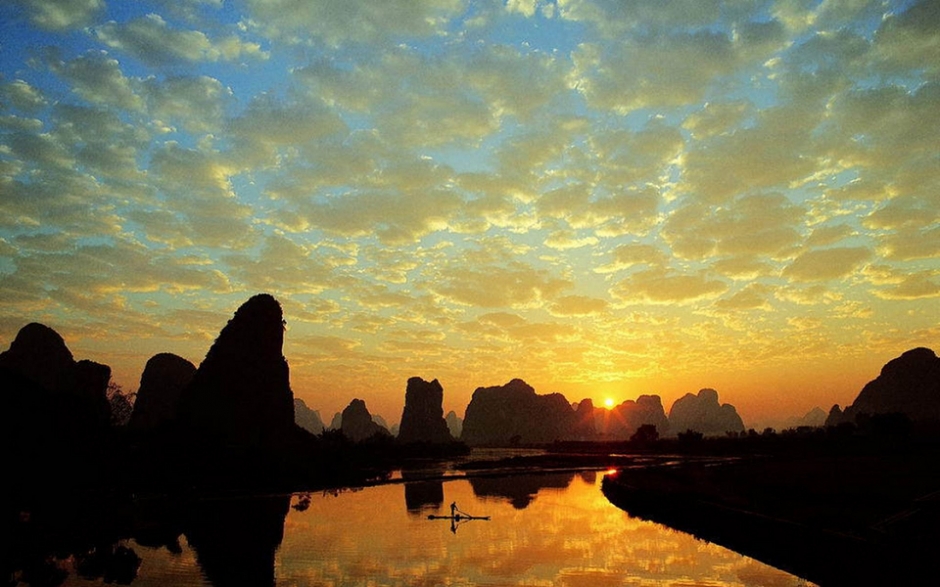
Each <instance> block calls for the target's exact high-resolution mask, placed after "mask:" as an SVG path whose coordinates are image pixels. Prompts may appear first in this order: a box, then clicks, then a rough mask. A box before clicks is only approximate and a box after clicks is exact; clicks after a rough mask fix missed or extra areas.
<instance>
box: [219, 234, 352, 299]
mask: <svg viewBox="0 0 940 587" xmlns="http://www.w3.org/2000/svg"><path fill="white" fill-rule="evenodd" d="M331 256H332V255H330V254H329V253H328V252H326V251H323V250H318V249H316V248H313V247H308V246H303V245H301V244H299V243H297V242H295V241H292V240H290V239H288V238H286V237H283V236H277V235H272V236H268V237H266V238H265V239H264V241H263V244H262V246H261V250H260V251H259V252H258V254H257V256H255V255H249V254H246V253H240V254H229V255H225V256H223V257H222V260H223V262H224V263H225V264H226V265H227V266H228V267H229V275H231V277H232V279H233V280H235V281H237V282H238V283H239V285H241V286H242V287H244V288H245V289H248V290H254V291H265V292H271V293H273V294H275V295H276V296H281V295H291V296H292V295H297V294H319V293H322V292H323V291H324V290H325V289H327V288H329V287H331V286H332V285H333V279H332V277H333V271H332V269H333V267H332V266H331V265H332V264H333V263H332V262H331V259H330V257H331ZM337 281H338V280H337Z"/></svg>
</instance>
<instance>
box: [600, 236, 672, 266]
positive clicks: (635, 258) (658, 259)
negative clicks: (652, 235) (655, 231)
mask: <svg viewBox="0 0 940 587" xmlns="http://www.w3.org/2000/svg"><path fill="white" fill-rule="evenodd" d="M666 260H667V257H666V254H665V253H663V252H662V251H661V250H660V249H659V248H657V247H655V246H653V245H647V244H640V243H630V244H624V245H618V246H617V248H615V249H614V250H613V251H612V252H611V261H610V263H608V264H606V265H600V266H598V267H597V268H595V269H594V271H596V272H597V273H613V272H615V271H621V270H623V269H629V268H630V267H633V266H634V265H649V266H651V267H658V266H661V265H664V264H665V263H666Z"/></svg>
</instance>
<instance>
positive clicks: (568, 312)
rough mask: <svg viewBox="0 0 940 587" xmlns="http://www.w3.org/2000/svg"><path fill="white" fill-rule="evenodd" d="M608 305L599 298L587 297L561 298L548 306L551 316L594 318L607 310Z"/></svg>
mask: <svg viewBox="0 0 940 587" xmlns="http://www.w3.org/2000/svg"><path fill="white" fill-rule="evenodd" d="M607 307H608V303H607V301H606V300H602V299H600V298H592V297H589V296H562V297H560V298H558V299H557V300H555V303H554V304H552V305H551V306H549V308H548V311H549V313H550V314H551V315H552V316H557V317H570V316H594V315H597V314H601V313H603V312H605V311H606V310H607Z"/></svg>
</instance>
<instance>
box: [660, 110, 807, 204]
mask: <svg viewBox="0 0 940 587" xmlns="http://www.w3.org/2000/svg"><path fill="white" fill-rule="evenodd" d="M813 108H815V107H813ZM821 114H822V110H821V109H819V111H818V112H817V111H815V110H813V109H811V108H810V106H807V107H806V108H803V107H799V106H792V107H777V108H767V109H764V110H762V111H761V112H760V113H759V114H757V115H756V120H755V123H754V125H753V126H751V127H748V128H745V129H737V130H735V132H733V133H727V134H721V135H717V136H713V137H710V138H708V139H707V140H703V141H700V142H697V143H696V144H695V145H694V146H693V147H692V148H690V149H689V150H688V152H687V153H686V156H685V158H684V162H683V175H682V178H681V181H680V183H679V185H678V188H677V189H678V191H680V192H681V193H687V194H690V195H693V196H694V197H695V199H696V200H699V201H703V202H710V203H724V202H727V201H728V200H730V199H732V198H734V197H736V196H740V195H743V194H747V193H753V192H756V191H759V190H761V189H787V188H789V187H790V186H791V184H798V183H800V182H801V181H803V180H804V179H805V178H806V177H808V176H809V175H811V174H812V173H814V172H815V171H817V162H816V160H815V159H814V158H813V156H812V155H813V153H814V151H815V150H814V148H813V146H812V145H811V138H812V137H811V133H810V131H811V130H812V128H813V124H812V123H813V121H814V117H819V116H821Z"/></svg>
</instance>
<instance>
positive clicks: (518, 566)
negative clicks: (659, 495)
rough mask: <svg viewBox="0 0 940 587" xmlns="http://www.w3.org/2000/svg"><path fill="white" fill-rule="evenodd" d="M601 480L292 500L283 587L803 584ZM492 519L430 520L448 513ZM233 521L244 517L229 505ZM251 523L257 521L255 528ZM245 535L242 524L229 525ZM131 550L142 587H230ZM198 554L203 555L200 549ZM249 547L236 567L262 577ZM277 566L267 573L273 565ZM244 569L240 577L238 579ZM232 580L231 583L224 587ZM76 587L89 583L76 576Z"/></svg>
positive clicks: (282, 557) (550, 477) (179, 560)
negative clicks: (646, 514)
mask: <svg viewBox="0 0 940 587" xmlns="http://www.w3.org/2000/svg"><path fill="white" fill-rule="evenodd" d="M601 477H602V474H595V473H593V472H586V473H580V474H574V473H546V474H533V475H519V476H514V477H481V478H472V479H451V480H446V481H426V480H425V481H422V482H421V483H419V484H390V485H383V486H378V487H370V488H366V489H362V490H356V491H345V492H340V493H338V494H319V493H317V494H312V495H309V496H294V497H293V498H292V501H291V503H292V504H293V506H294V507H292V508H291V509H290V510H289V512H288V513H287V515H286V518H285V519H284V534H283V540H282V541H281V543H280V546H279V548H278V549H277V552H276V554H275V555H274V576H275V577H276V581H277V584H278V585H282V586H284V585H363V586H365V585H493V586H495V585H559V586H570V587H579V586H585V587H586V586H588V585H591V586H598V585H600V586H604V585H645V586H646V585H648V586H659V585H661V586H666V585H697V586H705V585H708V586H773V587H784V586H789V585H793V586H796V585H806V583H805V582H801V581H800V580H799V579H797V578H796V577H793V576H792V575H789V574H787V573H785V572H783V571H780V570H777V569H774V568H772V567H769V566H767V565H764V564H762V563H760V562H757V561H755V560H753V559H750V558H747V557H744V556H741V555H739V554H737V553H734V552H732V551H729V550H727V549H725V548H722V547H720V546H717V545H714V544H708V543H705V542H702V541H700V540H696V539H695V538H693V537H691V536H689V535H687V534H684V533H681V532H678V531H674V530H671V529H669V528H666V527H664V526H661V525H658V524H655V523H651V522H645V521H642V520H639V519H635V518H631V517H629V516H628V515H627V514H625V513H624V512H623V511H621V510H619V509H617V508H616V507H614V506H613V505H612V504H610V502H608V501H607V499H606V498H605V497H604V495H603V494H602V493H601V491H600V487H599V485H600V480H601ZM452 502H456V503H457V504H458V507H459V508H460V509H461V510H462V511H464V512H468V513H470V514H474V515H479V516H489V517H490V520H472V521H465V522H461V523H459V524H457V525H456V527H452V522H451V521H450V520H429V519H428V515H429V514H437V515H444V514H449V513H450V509H449V506H450V504H451V503H452ZM225 511H227V512H228V515H231V516H239V515H240V514H239V511H240V509H239V506H238V504H237V503H234V502H233V503H232V505H231V506H229V507H228V509H227V510H225ZM253 523H254V521H253ZM230 527H232V528H237V524H236V525H232V526H230ZM129 544H130V545H131V546H133V548H134V549H135V550H136V551H137V553H138V554H139V555H140V556H141V557H142V558H143V559H144V560H143V564H142V566H141V569H140V573H139V576H138V578H137V580H136V581H135V582H134V585H144V586H149V585H208V584H215V585H216V586H217V587H225V585H223V584H222V583H223V581H222V580H220V579H218V578H214V577H212V576H209V577H208V579H207V578H206V577H205V575H204V574H203V573H202V571H201V569H200V567H199V562H198V561H199V553H200V551H199V549H198V548H196V549H194V548H193V547H192V546H191V545H190V544H189V543H188V542H187V541H186V540H185V539H181V544H180V546H181V551H182V552H181V553H179V554H172V553H170V552H169V551H167V550H166V549H165V548H150V547H144V546H141V545H139V544H137V543H135V542H133V541H129ZM196 546H197V547H198V546H199V545H196ZM251 552H252V551H251V550H250V549H245V550H244V551H243V552H240V553H239V555H238V556H236V557H233V560H231V564H232V565H234V566H236V567H237V566H238V565H242V564H247V565H248V566H249V567H252V568H256V567H257V565H258V562H261V563H263V562H264V561H265V560H267V561H270V558H267V559H265V558H264V557H265V556H268V557H270V553H268V554H267V555H265V554H264V553H261V554H260V557H261V560H260V561H246V560H244V558H245V557H250V556H252V554H251ZM269 564H270V563H269ZM236 570H237V569H236ZM231 576H235V577H238V576H239V575H238V573H237V572H236V573H234V574H233V575H230V576H229V577H228V578H226V579H224V581H225V582H226V583H227V582H228V581H230V580H231ZM68 584H74V585H81V584H83V582H82V581H81V580H80V579H77V578H75V577H74V576H73V578H72V579H70V582H69V583H68Z"/></svg>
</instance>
